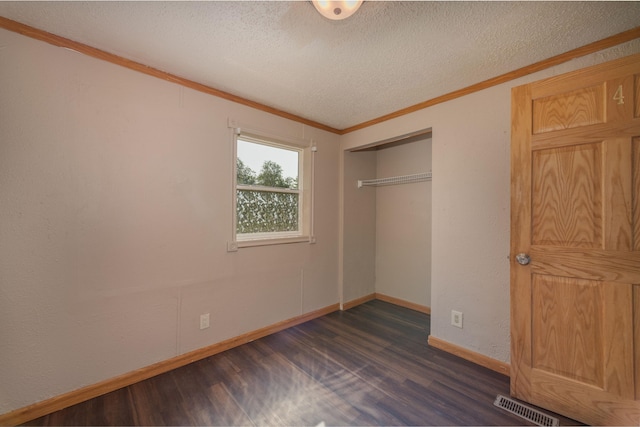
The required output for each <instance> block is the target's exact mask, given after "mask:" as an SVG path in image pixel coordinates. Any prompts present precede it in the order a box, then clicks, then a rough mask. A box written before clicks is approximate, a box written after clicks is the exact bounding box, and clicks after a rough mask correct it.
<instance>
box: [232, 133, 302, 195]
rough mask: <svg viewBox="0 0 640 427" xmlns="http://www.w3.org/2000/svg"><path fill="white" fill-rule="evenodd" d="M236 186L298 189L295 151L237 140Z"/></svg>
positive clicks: (296, 155) (297, 153)
mask: <svg viewBox="0 0 640 427" xmlns="http://www.w3.org/2000/svg"><path fill="white" fill-rule="evenodd" d="M237 152H238V159H237V171H238V173H237V180H238V184H244V185H264V186H267V187H280V188H298V157H299V152H298V151H297V150H288V149H285V148H279V147H272V146H270V145H264V144H256V143H254V142H249V141H244V140H242V139H240V138H238V148H237Z"/></svg>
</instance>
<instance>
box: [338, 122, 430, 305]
mask: <svg viewBox="0 0 640 427" xmlns="http://www.w3.org/2000/svg"><path fill="white" fill-rule="evenodd" d="M431 143H432V141H431V129H430V128H428V129H423V130H420V131H416V132H413V133H410V134H406V135H402V136H398V137H394V138H389V139H386V140H381V141H377V142H373V143H371V144H367V145H363V146H359V147H356V148H353V149H350V150H347V151H345V152H344V174H343V177H344V182H343V186H344V187H343V260H342V261H343V268H342V272H343V275H342V278H343V280H342V297H343V298H342V301H343V303H346V305H348V303H349V302H350V301H354V300H358V299H359V298H365V297H367V296H370V295H374V296H375V297H376V298H379V299H383V300H385V299H386V300H388V301H390V302H394V303H396V304H398V305H403V306H406V307H408V308H413V309H416V310H419V311H422V312H426V313H430V311H431V185H432V179H437V176H433V178H432V174H431V171H432V168H431Z"/></svg>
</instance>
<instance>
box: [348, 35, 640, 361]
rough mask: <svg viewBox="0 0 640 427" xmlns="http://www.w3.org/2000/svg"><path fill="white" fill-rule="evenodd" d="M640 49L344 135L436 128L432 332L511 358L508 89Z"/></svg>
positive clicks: (623, 49) (628, 47)
mask: <svg viewBox="0 0 640 427" xmlns="http://www.w3.org/2000/svg"><path fill="white" fill-rule="evenodd" d="M638 52H640V40H634V41H632V42H629V43H626V44H624V45H621V46H617V47H615V48H611V49H608V50H606V51H602V52H598V53H596V54H592V55H589V56H587V57H583V58H579V59H577V60H573V61H571V62H568V63H565V64H562V65H559V66H556V67H553V68H551V69H548V70H545V71H542V72H538V73H535V74H533V75H530V76H527V77H525V78H520V79H518V80H516V81H512V82H509V83H505V84H502V85H499V86H496V87H492V88H490V89H486V90H483V91H481V92H477V93H473V94H471V95H467V96H464V97H462V98H458V99H455V100H452V101H449V102H446V103H443V104H439V105H435V106H433V107H430V108H427V109H424V110H420V111H417V112H415V113H412V114H409V115H405V116H402V117H398V118H396V119H393V120H389V121H386V122H382V123H380V124H378V125H375V126H371V127H368V128H365V129H362V130H359V131H356V132H352V133H349V134H346V135H344V136H343V137H342V139H341V145H342V149H343V150H349V149H353V148H356V147H360V146H365V145H367V144H370V143H372V142H375V141H380V140H384V139H387V138H392V137H394V136H398V135H404V134H407V133H410V132H412V131H416V130H419V129H424V128H427V127H431V128H432V129H433V136H432V137H433V140H432V141H433V146H432V156H433V175H434V180H433V182H432V191H433V198H432V205H433V218H432V226H431V229H432V236H433V238H432V276H431V309H432V314H431V334H432V335H433V336H435V337H437V338H440V339H442V340H445V341H448V342H450V343H453V344H456V345H459V346H461V347H464V348H467V349H469V350H472V351H475V352H478V353H481V354H483V355H486V356H489V357H491V358H494V359H497V360H500V361H505V362H508V361H509V262H508V259H507V256H508V255H509V185H510V172H509V163H510V159H509V155H510V154H509V144H510V130H511V124H510V109H511V105H510V104H511V88H512V87H515V86H518V85H521V84H524V83H528V82H532V81H536V80H540V79H542V78H545V77H548V76H552V75H555V74H561V73H565V72H568V71H571V70H575V69H579V68H584V67H586V66H589V65H594V64H596V63H601V62H604V61H607V60H612V59H615V58H617V57H620V56H625V55H629V54H632V53H638ZM347 256H348V254H345V258H346V257H347ZM344 262H345V263H348V262H349V260H348V259H345V260H344ZM451 310H459V311H462V312H463V313H464V328H463V329H459V328H456V327H453V326H451V325H450V313H451Z"/></svg>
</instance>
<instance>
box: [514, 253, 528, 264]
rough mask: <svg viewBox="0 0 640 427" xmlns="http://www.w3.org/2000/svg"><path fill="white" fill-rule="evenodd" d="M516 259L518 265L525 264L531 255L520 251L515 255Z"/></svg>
mask: <svg viewBox="0 0 640 427" xmlns="http://www.w3.org/2000/svg"><path fill="white" fill-rule="evenodd" d="M516 261H518V264H520V265H527V264H529V263H530V262H531V257H530V256H529V254H525V253H520V254H518V255H516Z"/></svg>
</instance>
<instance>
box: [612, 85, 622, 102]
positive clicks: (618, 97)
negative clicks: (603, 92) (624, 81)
mask: <svg viewBox="0 0 640 427" xmlns="http://www.w3.org/2000/svg"><path fill="white" fill-rule="evenodd" d="M613 100H614V101H618V105H620V104H624V95H623V94H622V85H620V86H618V90H616V93H615V94H614V95H613Z"/></svg>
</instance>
